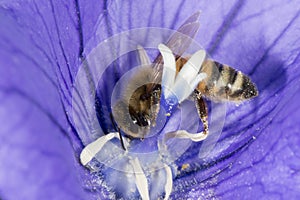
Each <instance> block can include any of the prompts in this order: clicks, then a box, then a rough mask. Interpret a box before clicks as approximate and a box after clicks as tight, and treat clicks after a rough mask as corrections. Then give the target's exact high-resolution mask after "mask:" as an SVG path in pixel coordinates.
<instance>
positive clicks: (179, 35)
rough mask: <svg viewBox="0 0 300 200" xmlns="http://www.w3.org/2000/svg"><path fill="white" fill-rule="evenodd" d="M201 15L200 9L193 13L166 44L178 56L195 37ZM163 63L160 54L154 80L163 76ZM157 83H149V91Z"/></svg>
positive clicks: (158, 79) (156, 60)
mask: <svg viewBox="0 0 300 200" xmlns="http://www.w3.org/2000/svg"><path fill="white" fill-rule="evenodd" d="M199 16H200V11H198V12H196V13H194V14H193V15H191V16H190V17H189V18H188V19H187V20H186V21H185V22H184V23H183V24H182V25H181V26H180V27H179V28H178V30H177V31H176V33H174V34H173V35H172V36H171V37H170V38H169V40H168V42H167V43H166V44H165V45H166V46H167V47H169V48H170V49H171V50H172V52H173V53H175V54H176V57H180V56H181V55H182V54H183V53H184V52H185V51H186V49H187V48H188V47H189V46H190V45H191V42H192V40H193V38H194V37H195V35H196V33H197V32H198V30H199V27H200V23H199V21H198V20H199ZM162 64H163V59H162V56H161V55H158V56H157V57H156V59H155V60H154V69H155V73H154V74H153V80H154V81H153V82H160V80H161V76H162V69H161V68H162ZM153 87H155V85H154V84H153V85H149V88H147V91H148V92H151V91H152V90H153Z"/></svg>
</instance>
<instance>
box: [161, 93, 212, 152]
mask: <svg viewBox="0 0 300 200" xmlns="http://www.w3.org/2000/svg"><path fill="white" fill-rule="evenodd" d="M194 98H195V104H196V108H197V112H198V115H199V118H200V119H201V121H202V123H203V131H202V132H199V133H189V132H187V131H186V130H178V131H174V132H169V133H167V134H166V135H165V137H164V139H163V141H162V142H163V143H160V144H159V145H161V148H166V146H165V144H166V141H167V140H168V139H171V138H186V139H190V140H192V141H194V142H199V141H202V140H204V139H206V137H207V135H208V132H209V130H208V121H207V118H208V111H207V105H206V103H205V101H204V99H203V98H202V97H201V94H200V93H199V92H198V91H195V95H194Z"/></svg>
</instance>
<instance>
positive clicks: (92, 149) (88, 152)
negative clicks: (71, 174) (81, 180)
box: [80, 132, 119, 165]
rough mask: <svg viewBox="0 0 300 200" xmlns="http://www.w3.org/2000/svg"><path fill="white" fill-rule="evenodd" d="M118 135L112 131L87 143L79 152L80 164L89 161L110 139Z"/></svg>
mask: <svg viewBox="0 0 300 200" xmlns="http://www.w3.org/2000/svg"><path fill="white" fill-rule="evenodd" d="M115 137H119V133H117V132H113V133H109V134H107V135H104V136H102V137H100V138H98V139H97V140H95V141H94V142H92V143H90V144H88V145H87V146H86V147H84V149H83V150H82V151H81V153H80V162H81V164H82V165H86V164H87V163H88V162H90V161H91V160H92V159H93V158H94V157H95V155H96V154H97V153H98V152H99V151H100V150H101V149H102V147H103V146H104V145H105V144H106V143H107V142H108V141H110V140H111V139H113V138H115Z"/></svg>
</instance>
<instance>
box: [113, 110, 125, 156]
mask: <svg viewBox="0 0 300 200" xmlns="http://www.w3.org/2000/svg"><path fill="white" fill-rule="evenodd" d="M110 120H111V122H112V124H113V126H114V128H115V129H116V130H117V131H118V133H119V138H120V142H121V146H122V148H123V150H124V151H126V148H125V144H124V141H123V137H122V134H121V130H120V128H119V126H117V124H116V122H115V120H114V118H113V116H112V113H110Z"/></svg>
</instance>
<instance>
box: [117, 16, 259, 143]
mask: <svg viewBox="0 0 300 200" xmlns="http://www.w3.org/2000/svg"><path fill="white" fill-rule="evenodd" d="M199 15H200V12H197V13H195V14H193V15H192V16H191V17H189V18H188V19H187V20H186V21H185V23H184V24H183V25H182V26H181V27H180V28H179V29H178V30H177V33H175V34H174V35H173V36H171V38H170V39H169V41H168V42H167V44H166V46H168V47H169V48H170V49H171V50H172V52H176V55H175V58H176V74H178V73H179V72H180V71H181V69H182V67H183V66H184V64H185V63H187V62H188V60H189V58H190V57H183V56H182V55H183V53H184V52H185V50H186V49H187V48H188V47H189V45H190V44H191V42H192V38H193V37H194V36H195V35H196V33H197V31H198V29H199V22H198V18H199ZM183 35H186V37H184V36H183ZM187 36H188V37H187ZM138 54H139V57H140V60H141V62H142V63H143V64H147V65H152V67H153V70H149V68H147V69H144V70H141V71H140V72H139V73H138V74H137V75H136V76H134V77H133V78H132V81H131V83H129V84H128V88H129V91H131V92H129V93H127V94H126V92H125V94H126V95H127V96H128V95H129V96H128V99H129V103H126V102H125V101H122V100H121V101H120V102H118V103H117V104H116V105H115V106H114V109H113V110H114V116H115V120H116V121H117V124H118V126H119V127H120V128H121V130H123V132H124V133H125V135H126V136H127V137H131V138H142V139H143V138H144V137H145V136H146V135H147V133H148V131H149V129H150V128H151V127H153V126H155V125H156V118H157V113H158V112H159V109H160V98H161V93H162V86H161V85H160V82H161V79H162V71H163V70H162V63H163V59H162V57H161V56H158V57H157V58H156V59H155V61H154V64H152V63H151V62H150V61H149V59H148V58H147V55H146V53H145V51H144V50H143V49H138ZM202 72H203V73H205V74H206V75H207V77H206V78H205V79H204V80H203V81H201V82H200V83H199V84H198V85H197V87H196V88H195V90H194V92H193V96H194V100H195V105H196V109H197V112H198V115H199V118H200V119H201V121H202V123H203V133H204V134H205V135H207V134H208V132H209V127H208V109H207V104H206V102H205V99H208V100H212V101H233V102H241V101H245V100H249V99H252V98H254V97H256V96H257V95H258V90H257V87H256V86H255V84H254V83H253V82H252V81H251V79H250V78H249V77H248V76H247V75H245V74H243V73H242V72H241V71H238V70H236V69H234V68H232V67H230V66H228V65H225V64H221V63H219V62H217V61H214V60H210V59H206V60H205V61H204V63H203V64H202V66H201V68H200V71H199V72H198V73H202ZM143 83H145V84H143ZM137 86H138V87H137ZM132 88H135V89H134V90H131V89H132ZM126 111H129V115H130V117H127V118H126V117H124V112H126Z"/></svg>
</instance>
